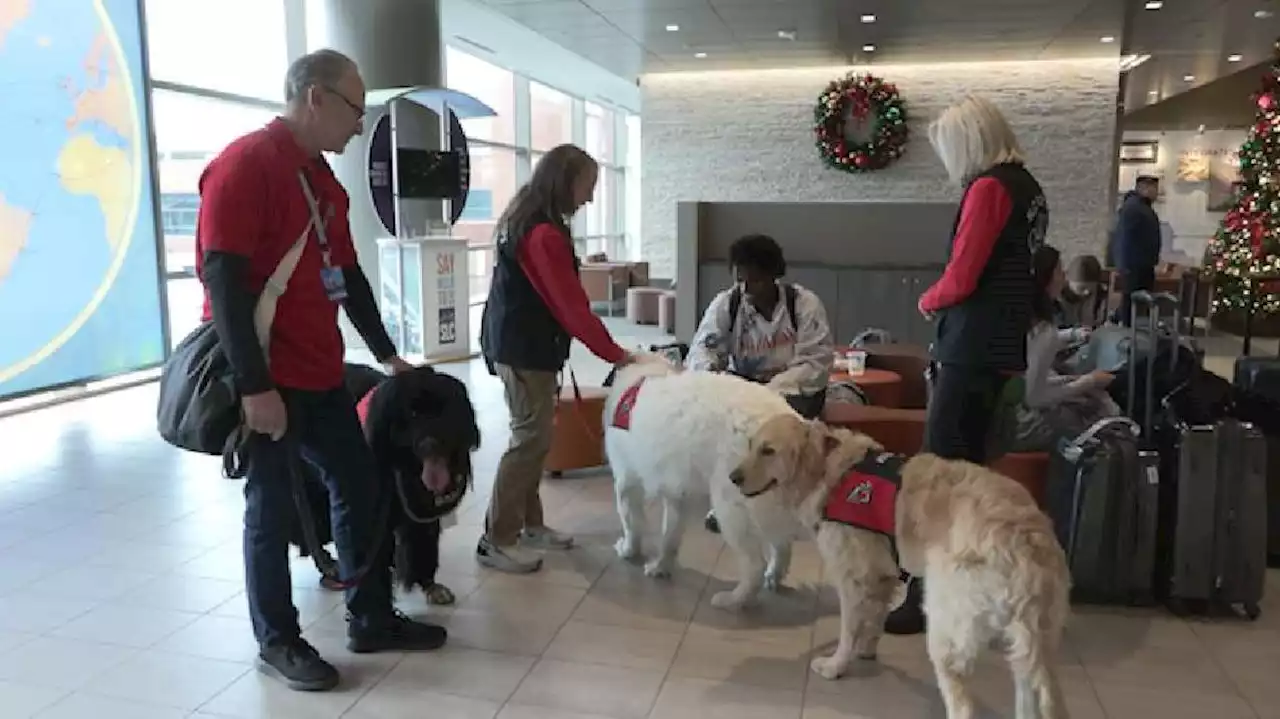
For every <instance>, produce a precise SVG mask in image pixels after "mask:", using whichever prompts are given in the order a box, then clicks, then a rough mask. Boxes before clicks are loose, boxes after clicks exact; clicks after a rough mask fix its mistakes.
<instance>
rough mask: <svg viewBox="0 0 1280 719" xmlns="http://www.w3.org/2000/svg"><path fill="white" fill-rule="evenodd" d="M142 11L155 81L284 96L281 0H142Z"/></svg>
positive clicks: (275, 97)
mask: <svg viewBox="0 0 1280 719" xmlns="http://www.w3.org/2000/svg"><path fill="white" fill-rule="evenodd" d="M146 13H147V16H146V18H147V19H146V22H147V44H148V48H149V57H150V61H151V76H152V77H154V78H155V79H157V80H162V81H165V82H170V83H178V84H182V85H190V86H193V87H202V88H208V89H210V90H217V91H219V92H226V93H232V94H236V95H246V96H249V97H260V98H264V99H268V100H280V101H283V100H284V75H285V70H286V68H287V67H288V64H289V53H288V50H287V49H286V42H287V40H286V37H287V35H286V32H285V11H284V2H283V0H218V2H195V1H194V0H146Z"/></svg>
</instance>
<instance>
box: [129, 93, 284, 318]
mask: <svg viewBox="0 0 1280 719" xmlns="http://www.w3.org/2000/svg"><path fill="white" fill-rule="evenodd" d="M151 104H152V107H153V108H154V112H155V123H156V155H157V157H158V159H159V160H160V167H159V169H160V173H159V180H160V219H161V222H162V223H163V226H164V249H165V253H164V254H165V269H166V270H168V272H169V273H170V274H174V273H188V274H189V273H190V272H192V271H193V270H194V269H195V230H196V212H197V210H199V207H200V197H199V193H198V188H197V184H198V183H199V181H200V173H201V172H203V171H204V168H205V165H208V164H209V160H211V159H213V158H214V156H215V155H217V154H218V153H219V152H222V149H223V148H225V147H226V146H227V145H228V144H229V143H230V142H231V141H232V140H234V139H236V138H237V137H239V136H241V135H243V134H245V133H247V132H249V131H251V130H254V129H257V128H259V127H262V126H263V125H265V124H266V123H267V122H269V121H270V120H271V118H272V117H273V116H274V113H273V112H272V111H270V110H266V109H261V108H257V107H252V106H248V105H240V104H234V103H230V102H225V101H222V100H212V99H209V98H205V97H200V96H197V95H188V94H184V93H178V92H169V91H166V90H156V91H154V92H153V93H151ZM173 309H174V311H181V308H173Z"/></svg>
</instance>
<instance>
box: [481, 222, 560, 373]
mask: <svg viewBox="0 0 1280 719" xmlns="http://www.w3.org/2000/svg"><path fill="white" fill-rule="evenodd" d="M543 222H550V220H546V219H543V218H539V219H537V220H534V221H531V222H530V223H529V224H528V227H527V228H509V229H511V230H514V231H512V232H507V231H502V232H500V233H499V235H498V241H497V246H496V248H495V251H494V256H495V257H494V264H493V279H492V281H491V282H490V284H489V299H488V301H487V302H486V303H485V306H484V314H483V315H482V316H481V318H480V349H481V351H482V353H483V354H484V360H485V364H486V365H488V367H489V371H490V372H491V373H492V372H493V366H494V365H495V364H503V365H507V366H508V367H511V368H513V369H519V370H536V371H540V372H559V371H560V370H561V369H562V368H563V367H564V363H565V361H566V360H567V359H569V343H570V342H571V341H572V338H571V337H570V336H569V333H568V332H566V331H565V329H564V328H563V327H561V326H560V323H559V322H557V321H556V318H555V316H554V315H552V314H551V309H550V308H549V307H547V303H546V302H543V301H542V296H541V295H539V294H538V291H537V290H536V289H534V287H533V283H532V282H530V281H529V277H528V275H526V274H525V273H524V269H523V268H522V267H521V266H520V260H519V257H518V252H517V251H518V250H519V245H520V243H521V242H523V241H525V238H526V237H527V236H528V234H529V233H530V232H532V230H533V228H534V227H537V226H538V224H541V223H543ZM552 224H555V223H552ZM569 241H570V240H569V238H568V237H567V236H566V237H565V242H569ZM579 265H580V263H579V261H578V258H577V255H576V254H575V255H574V258H573V271H574V274H575V275H576V274H577V273H578V268H579Z"/></svg>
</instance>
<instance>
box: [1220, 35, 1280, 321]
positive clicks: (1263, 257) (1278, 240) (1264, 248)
mask: <svg viewBox="0 0 1280 719" xmlns="http://www.w3.org/2000/svg"><path fill="white" fill-rule="evenodd" d="M1275 51H1276V52H1275V59H1274V60H1273V61H1272V64H1271V67H1270V68H1269V69H1268V70H1267V71H1266V72H1265V73H1264V74H1263V78H1262V88H1261V89H1260V90H1259V91H1258V92H1257V93H1256V94H1255V95H1254V96H1253V101H1254V103H1255V105H1256V107H1257V118H1256V120H1255V121H1254V124H1253V127H1252V128H1251V129H1250V130H1249V139H1247V140H1245V143H1244V145H1242V146H1241V147H1240V176H1241V180H1242V182H1241V184H1240V185H1239V186H1238V189H1237V192H1236V204H1235V207H1233V208H1232V209H1231V210H1230V211H1228V212H1227V214H1226V216H1225V217H1224V218H1223V219H1222V226H1221V227H1219V228H1218V233H1217V235H1215V236H1214V239H1213V242H1212V243H1210V245H1209V261H1210V263H1211V266H1212V268H1213V270H1214V288H1215V293H1214V302H1213V312H1214V314H1215V315H1218V314H1231V315H1236V316H1237V317H1239V316H1240V315H1241V314H1242V313H1243V312H1244V311H1246V310H1247V309H1248V307H1249V305H1250V304H1251V303H1253V304H1254V312H1255V318H1256V319H1257V320H1267V319H1272V318H1277V317H1280V282H1277V281H1276V278H1280V40H1277V41H1276V44H1275ZM1251 278H1253V279H1255V280H1256V281H1253V282H1251V281H1250V279H1251Z"/></svg>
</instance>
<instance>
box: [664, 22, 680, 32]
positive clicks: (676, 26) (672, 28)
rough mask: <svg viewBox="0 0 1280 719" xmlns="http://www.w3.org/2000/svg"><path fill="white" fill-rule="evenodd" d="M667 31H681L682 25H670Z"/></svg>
mask: <svg viewBox="0 0 1280 719" xmlns="http://www.w3.org/2000/svg"><path fill="white" fill-rule="evenodd" d="M667 32H680V26H679V25H675V24H672V25H668V26H667Z"/></svg>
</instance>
